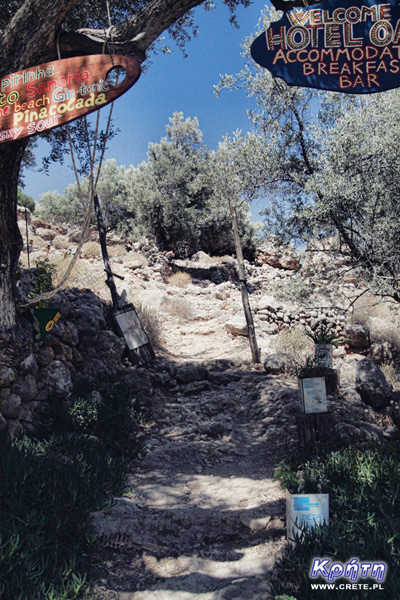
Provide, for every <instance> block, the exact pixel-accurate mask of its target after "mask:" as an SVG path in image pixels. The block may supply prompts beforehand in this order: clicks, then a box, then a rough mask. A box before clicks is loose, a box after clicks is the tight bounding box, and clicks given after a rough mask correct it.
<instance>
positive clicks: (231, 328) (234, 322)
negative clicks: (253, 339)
mask: <svg viewBox="0 0 400 600" xmlns="http://www.w3.org/2000/svg"><path fill="white" fill-rule="evenodd" d="M225 328H226V330H227V332H228V333H232V335H247V323H246V319H245V317H244V316H243V315H240V314H238V315H235V316H234V317H232V318H231V319H229V320H228V321H226V322H225Z"/></svg>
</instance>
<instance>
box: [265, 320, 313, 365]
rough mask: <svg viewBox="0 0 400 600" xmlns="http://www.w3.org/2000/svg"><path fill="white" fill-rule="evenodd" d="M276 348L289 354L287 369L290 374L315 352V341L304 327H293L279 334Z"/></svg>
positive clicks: (276, 350)
mask: <svg viewBox="0 0 400 600" xmlns="http://www.w3.org/2000/svg"><path fill="white" fill-rule="evenodd" d="M274 350H275V352H282V353H283V354H287V355H288V359H287V366H286V370H287V372H288V373H289V374H294V372H295V370H296V367H297V366H298V365H299V364H303V363H304V362H305V361H306V360H307V358H308V357H309V356H310V355H311V354H314V342H312V340H310V338H309V337H308V336H307V335H306V333H305V330H304V329H302V328H301V327H293V328H291V329H284V330H282V331H281V332H280V333H279V334H278V336H277V340H276V342H275V348H274Z"/></svg>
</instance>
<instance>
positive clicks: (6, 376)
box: [0, 367, 16, 387]
mask: <svg viewBox="0 0 400 600" xmlns="http://www.w3.org/2000/svg"><path fill="white" fill-rule="evenodd" d="M15 379H16V372H15V370H14V369H12V368H11V367H4V368H3V369H0V387H5V386H7V385H10V383H13V382H14V381H15Z"/></svg>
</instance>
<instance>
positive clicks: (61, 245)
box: [53, 235, 71, 250]
mask: <svg viewBox="0 0 400 600" xmlns="http://www.w3.org/2000/svg"><path fill="white" fill-rule="evenodd" d="M70 245H71V244H70V242H69V241H68V240H67V238H64V237H62V236H60V235H58V236H57V237H55V238H54V240H53V246H54V248H55V249H56V250H67V249H68V248H69V247H70Z"/></svg>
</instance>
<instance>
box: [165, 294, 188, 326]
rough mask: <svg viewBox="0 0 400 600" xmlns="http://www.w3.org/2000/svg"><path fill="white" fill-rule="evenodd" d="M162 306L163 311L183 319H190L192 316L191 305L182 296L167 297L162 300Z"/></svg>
mask: <svg viewBox="0 0 400 600" xmlns="http://www.w3.org/2000/svg"><path fill="white" fill-rule="evenodd" d="M162 308H163V310H165V312H167V313H169V314H170V315H172V316H174V317H177V318H178V319H182V320H183V321H191V320H192V319H193V318H194V308H193V305H192V304H191V302H189V301H188V300H185V299H184V298H167V299H166V300H165V302H163V304H162Z"/></svg>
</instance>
